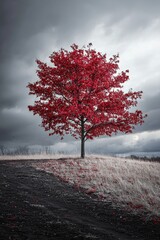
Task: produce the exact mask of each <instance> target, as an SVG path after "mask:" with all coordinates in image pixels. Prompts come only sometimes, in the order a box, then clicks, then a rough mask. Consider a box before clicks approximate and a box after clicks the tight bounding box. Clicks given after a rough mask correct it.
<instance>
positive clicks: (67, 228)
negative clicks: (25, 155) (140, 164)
mask: <svg viewBox="0 0 160 240" xmlns="http://www.w3.org/2000/svg"><path fill="white" fill-rule="evenodd" d="M33 161H35V160H32V161H29V160H27V161H24V160H23V161H6V160H5V161H0V239H3V240H31V239H32V240H36V239H38V240H42V239H43V240H47V239H68V240H71V239H77V240H80V239H99V240H103V239H105V240H133V239H134V240H151V239H154V240H159V239H160V225H159V224H154V223H153V222H145V221H143V220H142V219H141V217H140V216H133V215H131V214H129V213H128V212H124V211H122V210H120V209H113V207H112V206H111V204H109V203H104V202H99V201H96V199H93V198H92V197H91V196H88V195H86V194H84V193H82V192H79V191H77V190H76V189H74V188H73V187H71V186H69V185H67V184H65V183H62V182H61V181H59V180H58V179H57V178H56V177H55V176H54V175H52V174H49V173H46V172H43V171H38V170H36V169H34V168H33V167H31V166H30V163H32V162H33ZM38 161H40V160H38ZM41 161H43V160H41Z"/></svg>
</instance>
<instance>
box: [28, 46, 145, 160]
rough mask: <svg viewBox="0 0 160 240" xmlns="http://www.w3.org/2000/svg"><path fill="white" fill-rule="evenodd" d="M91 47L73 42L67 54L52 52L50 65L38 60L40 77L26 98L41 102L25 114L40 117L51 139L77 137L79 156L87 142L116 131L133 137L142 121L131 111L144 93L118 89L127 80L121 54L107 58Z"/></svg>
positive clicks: (141, 115)
mask: <svg viewBox="0 0 160 240" xmlns="http://www.w3.org/2000/svg"><path fill="white" fill-rule="evenodd" d="M91 45H92V44H89V45H88V46H87V48H85V47H83V48H81V49H80V48H79V47H78V46H77V45H76V44H73V45H72V46H71V49H72V50H71V51H67V50H64V49H61V50H60V51H58V52H53V54H52V55H51V56H50V61H51V63H52V66H48V65H47V64H46V63H43V62H41V61H39V60H37V61H36V62H37V64H38V68H39V70H37V75H38V77H39V79H38V81H36V82H35V83H29V84H28V87H29V89H30V94H33V95H36V96H37V97H38V98H39V100H38V101H35V103H34V105H33V106H29V110H30V111H33V113H34V114H38V115H39V116H41V118H42V126H43V127H44V128H45V130H46V131H50V133H49V135H53V134H60V135H61V136H63V135H64V134H71V135H72V136H73V137H75V138H80V139H81V157H82V158H84V156H85V149H84V146H85V141H86V140H87V139H93V138H94V137H97V136H100V135H108V136H111V134H112V133H117V132H118V131H121V132H124V133H131V132H132V129H133V128H134V125H137V124H142V123H143V122H144V121H143V119H144V117H145V115H143V113H142V111H140V110H133V108H132V111H131V112H130V111H129V109H130V107H132V106H136V105H137V99H138V98H141V95H142V91H138V92H133V91H131V90H130V91H129V92H127V93H124V92H123V91H122V87H123V86H122V84H123V83H124V82H126V81H127V80H128V79H129V77H128V75H127V74H128V70H126V71H125V72H124V71H122V72H120V71H119V66H118V63H119V60H118V59H119V56H118V55H114V56H113V57H112V58H110V59H107V57H106V54H104V55H103V54H101V53H100V52H96V51H95V50H93V49H92V48H91Z"/></svg>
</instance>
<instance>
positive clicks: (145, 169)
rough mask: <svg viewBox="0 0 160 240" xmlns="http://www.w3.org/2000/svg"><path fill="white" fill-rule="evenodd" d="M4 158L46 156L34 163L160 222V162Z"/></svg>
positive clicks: (92, 193) (96, 196)
mask: <svg viewBox="0 0 160 240" xmlns="http://www.w3.org/2000/svg"><path fill="white" fill-rule="evenodd" d="M1 158H2V159H3V160H5V159H6V160H7V159H10V158H12V160H18V159H19V160H22V159H27V158H28V159H46V161H43V162H42V161H39V162H38V161H36V163H34V162H33V163H32V166H33V167H34V168H36V169H37V170H43V171H46V172H49V173H52V174H54V175H55V176H56V177H57V178H59V179H60V180H61V181H63V182H65V183H66V184H69V185H71V186H73V187H74V188H76V189H77V191H82V192H85V193H86V194H89V195H90V196H91V197H93V198H94V199H96V200H98V201H104V202H110V203H111V204H112V206H113V207H115V208H120V209H124V210H125V211H129V212H131V213H132V214H135V215H137V214H138V215H141V216H142V218H143V219H144V220H145V221H146V220H152V221H154V223H159V222H160V174H159V173H160V163H158V162H149V161H139V160H133V159H123V158H113V157H102V156H87V157H86V158H85V159H80V158H78V157H76V156H74V157H73V156H63V155H62V156H60V155H58V156H57V155H53V156H51V155H40V156H38V155H33V156H27V157H26V156H12V157H10V156H6V157H4V156H1Z"/></svg>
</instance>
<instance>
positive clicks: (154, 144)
mask: <svg viewBox="0 0 160 240" xmlns="http://www.w3.org/2000/svg"><path fill="white" fill-rule="evenodd" d="M159 29H160V1H159V0H152V1H150V0H135V1H129V0H121V1H119V0H112V1H108V0H99V1H97V0H81V1H79V0H27V1H26V0H0V54H1V60H0V61H1V64H0V144H2V145H5V146H13V145H17V146H18V145H21V144H24V145H38V144H40V145H54V146H55V147H57V149H58V148H59V149H62V148H63V149H68V148H69V147H71V148H73V147H75V148H76V147H77V146H78V144H79V143H76V142H71V141H74V139H72V138H71V137H70V136H66V137H65V138H64V140H63V142H62V141H60V137H58V136H52V137H49V136H48V134H47V133H46V132H45V131H44V130H43V128H41V127H39V126H38V125H39V124H40V118H39V117H37V116H33V115H32V113H31V112H29V111H28V108H27V106H28V105H29V104H32V103H33V100H34V98H33V97H31V96H28V89H27V88H26V85H27V84H28V82H32V81H35V80H36V79H37V77H36V68H37V67H36V64H35V59H37V58H38V59H40V60H42V61H45V62H49V58H48V57H49V56H50V54H51V53H52V52H53V51H56V50H59V49H60V48H61V47H63V48H66V49H69V47H70V45H72V44H73V43H76V44H78V45H79V46H83V45H87V44H88V43H89V42H92V43H93V47H94V48H95V49H96V50H98V51H101V52H103V53H107V55H108V56H109V57H111V56H112V55H113V54H117V53H119V54H120V67H121V70H126V69H129V70H130V80H129V81H128V83H127V84H125V86H124V89H125V90H126V89H129V88H133V89H134V90H142V91H143V92H144V94H143V98H142V100H141V101H140V102H139V108H140V109H142V110H143V111H144V112H145V113H147V114H148V118H147V119H146V121H145V123H144V124H143V126H140V127H139V126H138V127H136V129H135V131H134V133H133V134H131V135H123V136H122V135H120V136H117V137H112V138H108V137H105V138H99V139H95V140H93V141H92V142H88V144H87V148H88V151H90V152H93V151H97V152H100V153H102V152H128V151H160V30H159Z"/></svg>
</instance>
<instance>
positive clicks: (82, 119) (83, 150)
mask: <svg viewBox="0 0 160 240" xmlns="http://www.w3.org/2000/svg"><path fill="white" fill-rule="evenodd" d="M84 157H85V141H84V117H83V116H82V117H81V158H84Z"/></svg>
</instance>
